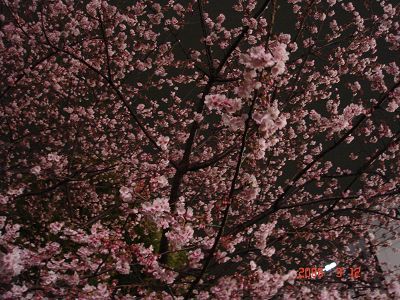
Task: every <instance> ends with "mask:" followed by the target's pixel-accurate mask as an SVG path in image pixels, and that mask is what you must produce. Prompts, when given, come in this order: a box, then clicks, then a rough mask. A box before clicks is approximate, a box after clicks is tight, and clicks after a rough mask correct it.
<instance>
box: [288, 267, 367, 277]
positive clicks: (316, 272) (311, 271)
mask: <svg viewBox="0 0 400 300" xmlns="http://www.w3.org/2000/svg"><path fill="white" fill-rule="evenodd" d="M334 272H335V273H336V274H335V276H336V277H337V278H342V277H343V276H345V275H346V274H347V275H348V276H349V277H350V278H351V279H353V280H355V279H358V278H360V277H361V267H351V268H344V267H337V268H336V269H335V271H334ZM325 273H327V272H326V271H324V268H318V267H305V268H299V270H298V271H297V277H296V279H322V278H323V277H324V276H325ZM329 273H330V274H332V272H329Z"/></svg>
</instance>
